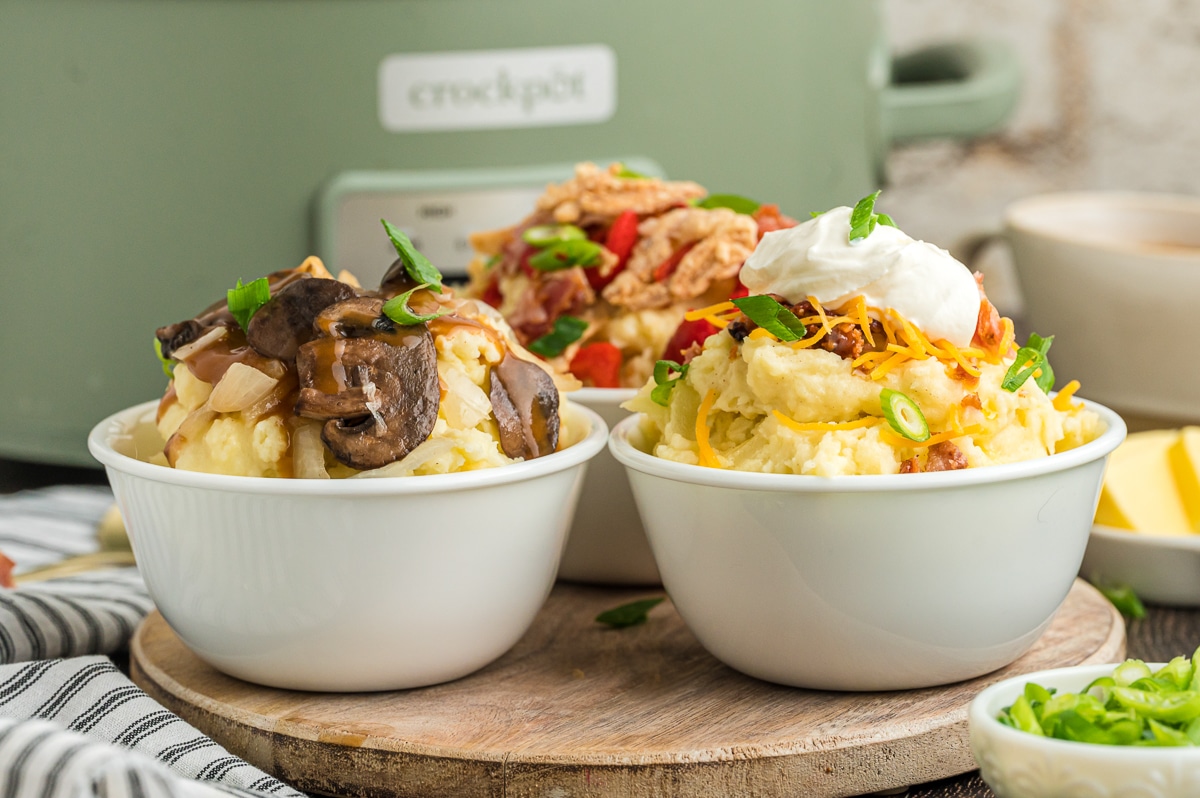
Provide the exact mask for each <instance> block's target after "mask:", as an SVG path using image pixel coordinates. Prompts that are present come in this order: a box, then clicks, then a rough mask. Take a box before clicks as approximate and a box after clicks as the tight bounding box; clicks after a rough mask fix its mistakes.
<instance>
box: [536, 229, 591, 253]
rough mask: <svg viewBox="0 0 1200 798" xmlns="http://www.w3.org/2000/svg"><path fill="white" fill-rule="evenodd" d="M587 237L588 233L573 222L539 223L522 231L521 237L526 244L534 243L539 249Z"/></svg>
mask: <svg viewBox="0 0 1200 798" xmlns="http://www.w3.org/2000/svg"><path fill="white" fill-rule="evenodd" d="M585 238H587V233H585V232H583V229H582V228H579V227H576V226H575V225H573V224H539V225H537V226H535V227H530V228H527V229H526V230H525V232H523V233H521V239H522V240H523V241H524V242H525V243H526V244H532V245H533V246H535V247H537V248H539V249H542V248H544V247H548V246H550V245H551V244H561V243H562V242H564V241H582V240H583V239H585Z"/></svg>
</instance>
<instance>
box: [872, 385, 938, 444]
mask: <svg viewBox="0 0 1200 798" xmlns="http://www.w3.org/2000/svg"><path fill="white" fill-rule="evenodd" d="M879 404H880V406H881V407H882V408H883V417H884V418H885V419H887V423H888V425H889V426H891V428H892V429H894V430H895V431H896V432H897V434H899V435H903V436H904V437H905V438H908V439H909V440H910V441H916V442H917V443H920V442H921V441H927V440H929V422H927V421H926V420H925V414H924V413H922V412H921V408H919V407H917V403H916V402H914V401H913V400H912V399H909V398H908V397H907V396H905V395H904V394H902V393H900V392H899V391H893V390H892V389H891V388H884V389H883V390H882V391H880V392H879Z"/></svg>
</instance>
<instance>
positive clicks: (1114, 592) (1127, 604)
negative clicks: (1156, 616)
mask: <svg viewBox="0 0 1200 798" xmlns="http://www.w3.org/2000/svg"><path fill="white" fill-rule="evenodd" d="M1096 589H1097V590H1099V591H1100V592H1101V593H1103V594H1104V597H1105V598H1106V599H1108V600H1109V601H1111V602H1112V605H1113V606H1114V607H1116V608H1117V611H1118V612H1120V613H1121V614H1122V615H1124V616H1126V617H1129V618H1145V617H1146V608H1145V607H1144V606H1143V605H1142V600H1141V599H1139V598H1138V597H1137V593H1134V592H1133V588H1131V587H1129V586H1128V585H1096Z"/></svg>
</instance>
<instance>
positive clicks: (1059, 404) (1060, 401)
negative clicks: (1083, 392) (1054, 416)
mask: <svg viewBox="0 0 1200 798" xmlns="http://www.w3.org/2000/svg"><path fill="white" fill-rule="evenodd" d="M1078 390H1079V380H1071V381H1070V382H1068V383H1067V384H1066V385H1064V386H1063V387H1062V388H1060V389H1059V391H1058V393H1057V394H1056V395H1055V396H1054V399H1052V400H1051V402H1050V403H1051V404H1052V405H1054V409H1055V410H1058V411H1060V412H1065V411H1067V410H1070V409H1071V408H1072V407H1074V404H1073V403H1072V402H1071V397H1072V396H1074V395H1075V392H1076V391H1078Z"/></svg>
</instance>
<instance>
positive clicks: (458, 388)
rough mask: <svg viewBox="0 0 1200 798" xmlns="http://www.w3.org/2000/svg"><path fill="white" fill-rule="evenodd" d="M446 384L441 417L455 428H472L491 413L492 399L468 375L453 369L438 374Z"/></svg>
mask: <svg viewBox="0 0 1200 798" xmlns="http://www.w3.org/2000/svg"><path fill="white" fill-rule="evenodd" d="M440 376H441V378H442V380H443V381H444V382H445V384H446V393H445V398H444V399H443V400H442V418H444V419H446V423H447V424H449V425H450V426H451V427H454V428H455V429H472V428H473V427H475V426H476V425H477V424H479V423H480V422H481V421H483V420H484V419H486V418H487V417H488V416H490V415H491V414H492V401H491V399H489V398H488V395H487V394H486V393H484V392H483V389H482V388H480V387H479V386H478V385H476V384H475V383H474V382H473V381H472V380H471V378H470V377H468V376H467V375H466V374H465V373H463V372H461V371H457V370H455V369H446V370H445V372H444V373H443V374H441V375H440Z"/></svg>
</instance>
